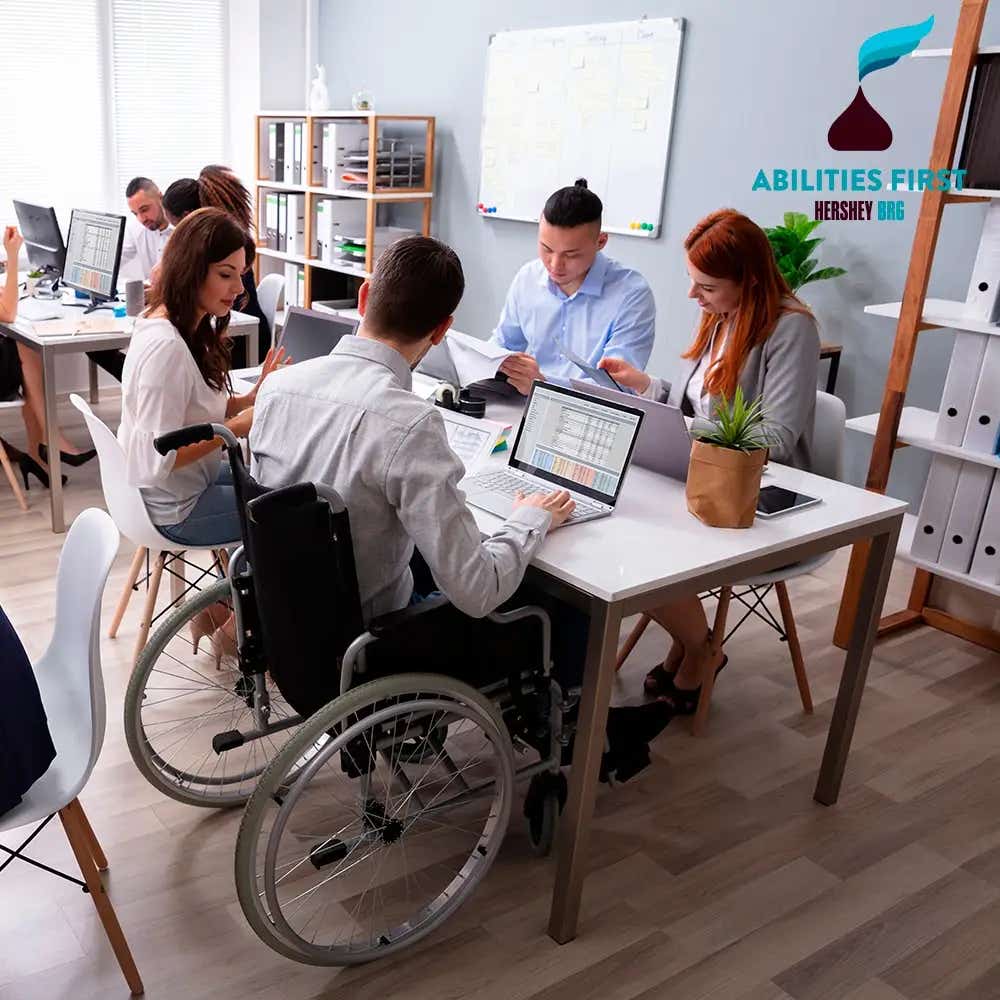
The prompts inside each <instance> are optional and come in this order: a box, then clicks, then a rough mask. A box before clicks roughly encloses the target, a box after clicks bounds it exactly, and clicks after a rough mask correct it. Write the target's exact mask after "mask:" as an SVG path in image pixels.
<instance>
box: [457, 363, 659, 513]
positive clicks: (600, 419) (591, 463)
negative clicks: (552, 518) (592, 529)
mask: <svg viewBox="0 0 1000 1000" xmlns="http://www.w3.org/2000/svg"><path fill="white" fill-rule="evenodd" d="M642 421H643V412H642V410H640V409H637V408H636V407H634V406H627V405H625V404H623V403H618V402H612V401H610V400H607V401H606V400H601V399H596V398H595V397H594V396H592V395H590V394H589V393H585V392H579V391H578V390H576V389H568V388H565V387H563V386H558V385H553V384H551V383H549V382H535V383H534V384H533V385H532V387H531V394H530V395H529V396H528V402H527V406H526V407H525V410H524V419H523V420H522V421H521V426H520V427H519V428H518V431H517V438H516V440H515V441H514V447H513V448H512V449H511V451H510V457H509V459H508V464H507V468H506V469H503V470H499V471H493V472H482V473H480V474H479V475H476V476H471V477H470V478H468V479H465V480H463V482H462V489H463V490H465V493H466V500H467V501H468V502H469V503H470V504H471V505H472V506H473V507H479V508H480V509H481V510H488V511H489V512H490V513H492V514H498V515H499V516H500V517H509V516H510V513H511V511H512V510H513V509H514V500H515V497H516V495H517V493H518V492H521V493H524V494H532V493H551V492H552V491H553V490H568V491H569V493H570V495H571V496H572V497H573V499H574V500H575V501H576V510H574V511H573V513H572V515H571V516H570V517H569V518H568V520H567V521H566V523H567V524H576V523H578V522H580V521H592V520H594V519H595V518H598V517H607V516H608V515H609V514H611V513H612V512H613V511H614V509H615V504H616V503H617V502H618V497H619V495H620V493H621V489H622V484H623V483H624V481H625V473H626V471H627V470H628V467H629V462H630V461H631V459H632V450H633V449H634V448H635V442H636V438H637V437H638V436H639V428H640V426H641V425H642Z"/></svg>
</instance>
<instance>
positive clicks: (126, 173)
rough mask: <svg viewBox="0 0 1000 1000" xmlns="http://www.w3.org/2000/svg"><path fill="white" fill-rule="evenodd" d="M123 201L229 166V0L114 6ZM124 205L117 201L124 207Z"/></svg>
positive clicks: (136, 0) (123, 0)
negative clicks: (134, 191)
mask: <svg viewBox="0 0 1000 1000" xmlns="http://www.w3.org/2000/svg"><path fill="white" fill-rule="evenodd" d="M111 11H112V15H111V16H112V25H113V31H114V45H113V53H114V55H113V59H112V71H113V78H114V85H113V94H112V100H113V106H114V145H115V177H114V186H115V191H116V192H121V193H120V194H118V198H119V199H121V198H124V191H125V185H126V184H128V182H129V180H131V179H132V178H133V177H135V176H138V175H143V176H146V177H151V178H152V179H153V180H154V181H155V182H156V183H157V184H158V185H159V187H160V190H165V189H166V187H167V185H168V184H170V183H171V181H175V180H177V179H178V178H179V177H197V176H198V171H199V170H201V168H202V167H203V166H205V164H206V163H225V162H226V149H227V143H226V4H225V0H112V2H111ZM116 204H117V202H116Z"/></svg>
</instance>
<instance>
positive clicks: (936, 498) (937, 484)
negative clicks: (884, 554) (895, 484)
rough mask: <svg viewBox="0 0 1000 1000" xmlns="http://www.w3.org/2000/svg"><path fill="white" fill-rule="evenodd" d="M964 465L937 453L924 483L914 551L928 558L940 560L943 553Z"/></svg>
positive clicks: (927, 560) (926, 559)
mask: <svg viewBox="0 0 1000 1000" xmlns="http://www.w3.org/2000/svg"><path fill="white" fill-rule="evenodd" d="M961 469H962V462H961V460H960V459H957V458H951V457H950V456H949V455H935V456H934V460H933V461H932V462H931V471H930V474H929V475H928V476H927V483H926V485H925V486H924V497H923V499H922V500H921V501H920V511H919V512H918V514H917V529H916V531H915V532H914V534H913V547H912V548H911V549H910V554H911V555H912V556H913V558H914V559H922V560H924V562H932V563H934V562H937V561H938V557H939V556H940V555H941V542H942V540H943V538H944V529H945V527H946V525H947V523H948V515H949V514H950V513H951V503H952V500H953V499H954V497H955V489H956V487H957V486H958V476H959V473H960V472H961Z"/></svg>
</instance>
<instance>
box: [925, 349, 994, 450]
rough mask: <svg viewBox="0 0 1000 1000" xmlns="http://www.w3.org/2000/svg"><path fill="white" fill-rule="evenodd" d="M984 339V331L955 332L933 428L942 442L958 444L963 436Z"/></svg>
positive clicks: (981, 359)
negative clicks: (936, 420)
mask: <svg viewBox="0 0 1000 1000" xmlns="http://www.w3.org/2000/svg"><path fill="white" fill-rule="evenodd" d="M988 339H989V337H988V335H987V334H985V333H966V332H964V331H959V332H957V333H956V334H955V345H954V347H952V349H951V364H950V365H949V366H948V376H947V378H946V379H945V382H944V391H943V392H942V393H941V408H940V410H939V411H938V422H937V429H936V431H935V432H934V437H935V439H936V440H938V441H941V442H943V443H944V444H953V445H955V446H956V447H961V445H962V441H963V440H965V428H966V426H967V425H968V423H969V414H970V413H971V412H972V397H973V396H974V395H975V393H976V386H977V384H978V383H979V373H980V371H982V368H983V357H984V356H985V354H986V343H987V341H988Z"/></svg>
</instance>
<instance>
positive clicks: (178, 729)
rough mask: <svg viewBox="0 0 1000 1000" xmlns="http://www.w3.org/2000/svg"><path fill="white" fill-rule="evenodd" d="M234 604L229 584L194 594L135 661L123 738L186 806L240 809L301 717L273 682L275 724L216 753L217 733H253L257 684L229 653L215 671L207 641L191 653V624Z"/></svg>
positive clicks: (157, 783)
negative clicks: (210, 611) (202, 615)
mask: <svg viewBox="0 0 1000 1000" xmlns="http://www.w3.org/2000/svg"><path fill="white" fill-rule="evenodd" d="M223 604H225V605H227V606H230V607H231V605H232V597H231V592H230V586H229V582H228V580H219V581H217V582H216V583H214V584H212V585H211V586H210V587H207V588H206V589H204V590H202V591H200V592H199V593H197V594H193V595H192V596H191V597H190V598H189V599H188V600H186V601H185V602H184V603H183V604H182V605H180V606H179V607H177V608H175V609H173V610H172V611H171V612H170V613H169V614H168V615H166V616H165V618H164V621H163V623H162V624H161V625H160V627H159V628H158V629H157V630H156V631H155V632H154V633H153V634H152V635H151V636H150V639H149V641H148V642H147V643H146V646H145V647H144V648H143V650H142V652H141V653H140V655H139V658H138V659H137V661H136V665H135V669H134V670H133V671H132V676H131V678H130V681H129V686H128V690H127V692H126V695H125V737H126V741H127V743H128V748H129V752H130V754H131V756H132V760H133V761H134V762H135V764H136V766H137V767H138V768H139V770H140V771H141V772H142V774H143V775H144V777H145V778H146V779H147V780H148V781H149V782H150V783H151V784H152V785H153V786H154V787H156V788H158V789H159V790H160V791H162V792H163V793H164V794H165V795H168V796H170V797H171V798H173V799H177V800H178V801H181V802H185V803H187V804H189V805H196V806H207V807H231V806H238V805H243V804H244V803H245V802H246V801H247V799H248V798H249V797H250V795H251V794H252V792H253V790H254V788H255V787H256V784H257V781H258V779H259V778H260V776H261V775H262V774H263V773H264V771H265V769H266V768H267V766H268V764H269V763H270V762H271V761H272V760H273V759H274V758H275V757H276V756H277V755H278V753H279V752H280V750H281V748H282V747H283V746H284V745H285V744H286V743H287V742H288V740H289V739H290V738H291V736H292V734H293V732H294V731H295V727H297V725H298V721H297V718H296V716H295V713H294V711H293V710H292V708H291V706H289V705H288V704H287V702H286V701H285V700H284V698H282V696H281V694H280V693H279V691H278V689H277V688H276V687H275V685H274V683H273V682H272V681H271V679H270V678H269V677H268V678H266V685H267V690H268V694H269V699H270V713H271V714H270V722H271V726H272V727H277V726H281V725H285V726H287V727H288V728H284V729H281V728H274V729H269V730H268V731H267V732H266V734H265V735H262V736H259V737H257V738H254V739H249V740H247V741H246V742H245V743H244V744H243V745H241V746H236V747H233V748H232V749H228V750H224V751H222V752H221V753H217V752H216V751H215V750H214V749H213V747H212V739H213V737H214V736H216V735H218V734H221V733H225V732H229V731H237V730H238V731H241V732H244V733H251V732H254V731H255V730H256V725H255V722H254V710H253V691H252V689H253V680H252V679H251V678H247V677H246V676H245V675H243V674H242V672H241V671H240V669H239V664H238V662H237V660H236V657H235V656H232V655H229V654H225V655H223V657H222V660H221V663H220V665H219V666H220V669H216V664H215V658H214V655H213V653H212V651H211V645H210V642H209V640H208V637H207V636H206V637H205V638H203V639H202V640H201V642H200V644H199V645H200V648H199V650H198V651H197V652H195V651H194V648H193V643H192V640H191V637H190V634H189V630H188V626H189V624H190V622H191V620H192V619H193V618H194V617H195V616H196V615H197V614H198V613H199V612H201V611H203V610H205V609H207V608H210V607H212V606H213V605H220V606H221V605H223Z"/></svg>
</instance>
